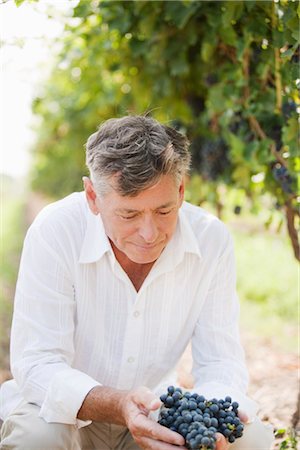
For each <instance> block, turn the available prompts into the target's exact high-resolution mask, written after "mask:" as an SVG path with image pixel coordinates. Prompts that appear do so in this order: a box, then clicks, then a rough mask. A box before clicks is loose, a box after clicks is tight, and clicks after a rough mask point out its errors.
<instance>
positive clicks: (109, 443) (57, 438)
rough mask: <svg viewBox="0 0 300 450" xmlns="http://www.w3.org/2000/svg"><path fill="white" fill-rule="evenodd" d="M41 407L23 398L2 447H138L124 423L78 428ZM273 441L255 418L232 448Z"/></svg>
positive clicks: (255, 448)
mask: <svg viewBox="0 0 300 450" xmlns="http://www.w3.org/2000/svg"><path fill="white" fill-rule="evenodd" d="M39 410H40V408H39V407H38V406H36V405H33V404H30V403H25V402H24V403H22V404H21V405H19V406H18V407H17V408H16V409H15V410H14V411H13V413H12V414H11V415H10V416H9V417H8V418H7V419H6V420H5V421H4V423H3V425H2V428H1V441H0V450H138V449H139V447H138V446H137V444H136V443H135V442H134V440H133V439H132V437H131V434H130V433H129V431H128V429H127V428H125V427H122V426H119V425H111V424H106V423H96V422H95V423H92V424H91V425H88V426H86V427H83V428H80V429H79V430H78V429H77V428H76V427H75V426H74V425H64V424H59V423H46V422H45V421H44V419H41V418H40V417H39V416H38V414H39ZM273 441H274V437H273V431H272V427H271V426H265V425H264V424H263V423H262V422H261V421H260V420H259V419H258V418H256V420H255V421H254V422H253V423H251V424H249V425H246V426H245V431H244V435H243V437H242V438H240V439H237V441H236V442H235V443H234V444H232V445H231V446H230V450H270V449H271V446H272V444H273Z"/></svg>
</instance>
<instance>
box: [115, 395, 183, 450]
mask: <svg viewBox="0 0 300 450" xmlns="http://www.w3.org/2000/svg"><path fill="white" fill-rule="evenodd" d="M160 405H161V401H160V400H159V399H158V398H157V397H156V396H155V395H154V394H153V393H152V392H151V391H150V390H149V389H148V388H145V387H139V388H137V389H134V390H132V391H129V392H128V393H127V394H126V395H125V396H124V399H123V404H122V411H123V417H124V421H125V423H126V426H127V428H128V429H129V431H130V433H131V435H132V437H133V439H134V440H135V442H136V443H137V444H138V446H139V447H140V448H142V449H145V450H146V449H147V450H148V449H149V450H150V449H151V450H152V449H153V450H174V449H175V448H176V449H180V448H181V449H183V448H185V447H184V444H185V441H184V438H183V437H182V436H181V435H180V434H178V433H176V432H175V431H171V430H169V429H168V428H166V427H163V426H162V425H160V424H158V423H157V422H155V421H154V420H152V419H150V418H149V414H150V412H151V411H155V410H157V409H159V407H160ZM175 446H176V447H175ZM178 446H179V447H178Z"/></svg>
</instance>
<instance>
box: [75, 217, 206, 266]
mask: <svg viewBox="0 0 300 450" xmlns="http://www.w3.org/2000/svg"><path fill="white" fill-rule="evenodd" d="M106 252H110V253H113V251H112V248H111V245H110V242H109V239H108V237H107V235H106V233H105V229H104V225H103V222H102V220H101V216H100V214H98V215H95V214H93V213H92V212H91V211H90V209H89V208H87V226H86V232H85V236H84V239H83V244H82V247H81V252H80V257H79V263H82V264H86V263H93V262H96V261H98V260H99V259H101V258H102V256H103V255H104V254H105V253H106ZM170 253H171V254H172V266H173V267H174V266H175V265H176V264H178V263H179V262H180V261H181V260H182V258H183V256H184V253H193V254H195V255H197V256H198V257H199V258H201V257H202V255H201V252H200V249H199V243H198V241H197V239H196V236H195V234H194V231H193V229H192V227H191V225H190V224H189V222H188V220H187V218H186V217H185V214H184V212H183V211H182V210H181V209H180V210H179V216H178V223H177V227H176V231H175V233H174V236H173V237H172V239H171V241H170V242H169V243H168V245H167V247H166V248H165V250H164V252H163V254H162V255H161V257H163V258H162V259H165V258H167V257H168V256H169V255H170ZM159 259H161V258H159Z"/></svg>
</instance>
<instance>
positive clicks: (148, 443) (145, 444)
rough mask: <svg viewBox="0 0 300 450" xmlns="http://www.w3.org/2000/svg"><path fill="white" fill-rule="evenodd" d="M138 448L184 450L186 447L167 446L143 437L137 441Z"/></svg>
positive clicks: (164, 443)
mask: <svg viewBox="0 0 300 450" xmlns="http://www.w3.org/2000/svg"><path fill="white" fill-rule="evenodd" d="M138 445H139V447H140V448H143V449H147V450H152V449H153V450H186V447H183V446H176V447H174V445H172V444H167V443H166V442H160V441H154V440H153V439H151V438H146V437H143V438H141V439H140V440H139V441H138Z"/></svg>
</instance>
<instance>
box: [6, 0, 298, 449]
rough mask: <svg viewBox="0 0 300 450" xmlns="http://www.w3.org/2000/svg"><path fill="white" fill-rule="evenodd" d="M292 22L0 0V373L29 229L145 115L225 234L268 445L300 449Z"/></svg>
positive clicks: (275, 4) (281, 4) (179, 8)
mask: <svg viewBox="0 0 300 450" xmlns="http://www.w3.org/2000/svg"><path fill="white" fill-rule="evenodd" d="M299 17H300V7H299V2H297V1H293V0H290V1H288V0H277V1H272V0H270V1H254V0H253V1H252V0H248V1H201V0H199V1H190V0H182V1H147V0H146V1H141V0H140V1H102V0H52V1H50V0H49V1H48V0H37V1H30V0H25V1H24V0H23V1H22V0H15V1H13V0H7V1H5V0H2V1H0V20H1V49H0V54H1V68H2V71H1V97H2V100H1V161H0V171H1V227H0V236H1V239H0V242H1V244H0V254H1V277H0V283H1V291H0V329H1V332H0V368H1V370H0V383H1V382H2V381H3V380H5V379H8V378H10V377H11V374H10V372H9V335H10V324H11V316H12V311H13V298H14V290H15V282H16V278H17V272H18V265H19V259H20V255H21V250H22V243H23V239H24V236H25V233H26V230H27V228H28V226H29V225H30V223H31V222H32V220H33V219H34V217H35V216H36V214H37V213H38V211H39V210H40V209H41V208H42V207H43V206H44V205H45V204H47V203H49V202H51V201H54V200H56V199H58V198H61V197H63V196H65V195H68V194H69V193H71V192H73V191H79V190H82V182H81V178H82V176H83V175H86V174H87V169H86V167H85V163H84V161H85V154H84V144H85V142H86V140H87V138H88V136H89V135H90V134H91V133H92V132H94V131H95V129H96V128H97V126H98V125H99V124H100V123H101V122H103V121H104V120H106V119H108V118H110V117H120V116H123V115H126V114H142V113H148V114H150V115H152V116H153V117H155V118H156V119H158V120H160V121H162V122H164V123H167V124H169V125H170V126H173V127H175V128H176V129H178V130H179V131H182V132H183V133H186V134H187V136H188V137H189V140H190V142H191V152H192V156H193V164H192V170H191V173H190V177H189V180H188V185H187V192H186V199H187V200H188V201H190V202H192V203H194V204H197V205H200V206H202V207H203V208H206V209H208V210H210V211H211V212H213V213H214V214H216V215H217V216H219V217H220V218H221V219H222V220H223V221H224V222H225V223H226V224H227V226H228V227H229V229H230V230H231V232H232V235H233V237H234V240H235V249H236V259H237V272H238V293H239V297H240V300H241V319H240V323H241V333H242V340H243V343H244V346H245V349H246V357H247V360H248V365H249V370H250V376H251V381H252V383H251V387H250V393H251V395H252V396H253V397H254V398H255V400H257V401H258V402H259V403H260V405H261V409H260V415H261V417H262V418H263V420H268V421H270V422H271V423H272V424H273V425H274V427H275V428H276V430H277V439H276V443H275V447H274V448H281V449H283V448H297V447H296V446H297V442H296V441H297V432H299V394H298V384H299V312H300V307H299V305H300V303H299V258H300V252H299V234H298V230H299V204H300V193H299V172H300V152H299V112H300V100H299V95H298V93H299V86H300V71H299V56H300V55H299V53H300V51H299ZM188 369H189V360H188V359H186V360H185V362H184V365H183V366H182V371H183V372H186V373H188ZM297 404H298V407H297ZM297 427H298V428H297Z"/></svg>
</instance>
